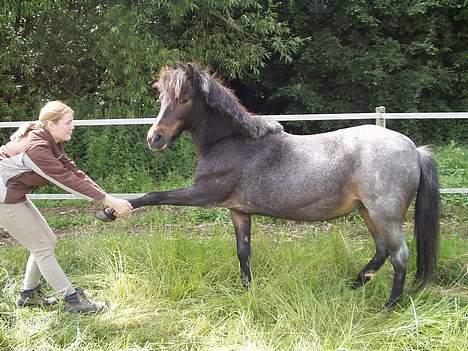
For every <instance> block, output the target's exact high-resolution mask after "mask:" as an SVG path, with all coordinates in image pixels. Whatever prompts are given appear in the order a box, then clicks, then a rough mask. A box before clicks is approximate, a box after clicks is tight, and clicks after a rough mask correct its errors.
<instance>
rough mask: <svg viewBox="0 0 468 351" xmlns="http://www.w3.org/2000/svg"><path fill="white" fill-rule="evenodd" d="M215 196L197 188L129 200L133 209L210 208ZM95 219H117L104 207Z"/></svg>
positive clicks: (107, 220) (155, 193) (110, 210)
mask: <svg viewBox="0 0 468 351" xmlns="http://www.w3.org/2000/svg"><path fill="white" fill-rule="evenodd" d="M216 198H217V194H216V193H213V192H206V191H204V190H202V189H200V188H199V187H195V186H192V187H189V188H184V189H178V190H172V191H159V192H158V191H156V192H151V193H148V194H145V195H143V196H141V197H138V198H136V199H132V200H129V202H130V203H131V204H132V206H133V208H134V209H137V208H138V207H142V206H150V205H153V206H154V205H175V206H200V207H203V206H212V205H214V204H215V203H216ZM96 217H97V218H98V219H100V220H102V221H104V222H111V221H113V220H115V219H116V218H117V217H116V215H115V210H114V209H113V208H111V207H106V208H104V209H103V210H101V211H99V212H98V213H96Z"/></svg>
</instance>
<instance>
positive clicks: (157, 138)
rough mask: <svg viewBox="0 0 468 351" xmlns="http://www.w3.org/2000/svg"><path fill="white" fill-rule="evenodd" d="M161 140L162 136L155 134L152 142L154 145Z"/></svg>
mask: <svg viewBox="0 0 468 351" xmlns="http://www.w3.org/2000/svg"><path fill="white" fill-rule="evenodd" d="M161 138H162V135H161V134H156V135H155V136H154V139H153V141H154V142H155V143H157V142H158V141H159V140H161Z"/></svg>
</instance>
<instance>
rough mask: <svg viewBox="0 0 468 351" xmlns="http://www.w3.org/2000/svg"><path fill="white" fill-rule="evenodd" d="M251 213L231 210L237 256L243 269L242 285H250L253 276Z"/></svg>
mask: <svg viewBox="0 0 468 351" xmlns="http://www.w3.org/2000/svg"><path fill="white" fill-rule="evenodd" d="M250 217H251V216H250V215H249V214H247V213H244V212H241V211H237V210H231V218H232V223H233V224H234V229H235V232H236V241H237V257H238V258H239V265H240V270H241V281H242V285H243V286H244V287H246V288H248V287H250V283H251V281H252V276H251V273H250V265H249V257H250V227H251V220H250Z"/></svg>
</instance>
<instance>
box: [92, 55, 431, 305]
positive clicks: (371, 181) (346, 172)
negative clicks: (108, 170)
mask: <svg viewBox="0 0 468 351" xmlns="http://www.w3.org/2000/svg"><path fill="white" fill-rule="evenodd" d="M152 88H153V89H154V90H155V91H157V92H158V93H159V100H160V104H161V107H160V110H159V114H158V116H157V118H156V120H155V122H154V124H153V125H152V127H151V128H150V129H149V131H148V135H147V141H148V145H149V148H150V149H151V150H156V151H161V150H164V149H165V148H166V147H167V146H168V145H169V144H170V143H171V142H173V141H174V140H175V139H176V138H177V137H178V136H179V135H180V134H181V133H182V132H183V131H188V132H189V133H190V134H191V136H192V140H193V143H194V144H195V146H196V150H197V159H198V164H197V170H196V174H195V178H194V184H193V185H192V186H190V187H188V188H184V189H178V190H174V191H163V192H151V193H148V194H146V195H144V196H142V197H139V198H137V199H133V200H130V202H131V204H132V205H133V207H134V208H138V207H141V206H147V205H176V206H201V207H224V208H228V209H229V210H230V211H231V216H232V222H233V224H234V229H235V233H236V239H237V255H238V258H239V262H240V270H241V277H242V281H243V283H244V285H246V286H248V285H249V283H250V281H251V273H250V267H249V256H250V227H251V216H252V215H254V214H259V215H265V216H272V217H280V218H286V219H293V220H299V221H320V220H325V219H330V218H334V217H340V216H344V215H346V214H348V213H350V212H351V211H353V210H354V209H357V210H358V211H359V213H360V214H361V216H362V217H363V219H364V221H365V223H366V225H367V228H368V229H369V231H370V233H371V234H372V236H373V238H374V241H375V247H376V252H375V255H374V256H373V257H372V259H371V260H370V261H369V263H368V264H367V265H366V266H365V267H364V268H363V269H362V270H361V272H359V274H358V276H357V279H356V281H355V282H354V284H353V287H359V286H362V285H363V284H365V283H366V282H367V281H368V280H370V278H371V277H372V276H373V275H374V273H375V272H376V271H377V270H378V269H379V268H380V267H381V266H382V264H383V263H384V262H385V260H386V259H387V257H389V258H390V262H391V264H392V266H393V271H394V273H393V286H392V290H391V294H390V298H389V300H388V301H387V303H386V306H387V307H393V306H394V305H395V304H396V303H397V302H398V301H399V299H400V298H401V296H402V293H403V286H404V283H405V276H406V269H407V265H408V256H409V252H408V248H407V245H406V242H405V239H404V236H403V233H402V224H403V222H404V220H405V214H406V212H407V209H408V207H409V205H410V203H411V201H412V199H413V198H414V196H415V194H416V206H415V207H416V208H415V215H414V219H415V239H416V240H415V241H416V250H417V271H416V279H417V280H418V281H420V282H425V281H427V280H428V279H429V278H430V277H431V275H432V274H433V273H434V271H435V267H436V257H437V241H438V232H439V202H440V200H439V197H440V195H439V184H438V175H437V166H436V163H435V160H434V158H433V156H432V155H431V153H430V152H429V151H428V149H427V148H425V147H420V148H416V146H415V145H414V143H413V142H412V141H411V140H410V139H408V138H407V137H405V136H403V135H402V134H399V133H396V132H393V131H391V130H388V129H385V128H382V127H378V126H374V125H364V126H359V127H353V128H347V129H341V130H337V131H334V132H330V133H324V134H317V135H291V134H288V133H286V132H284V131H283V128H282V126H281V125H280V124H279V123H277V122H276V121H273V120H269V119H267V118H262V117H256V116H253V115H251V114H250V113H249V112H247V110H246V109H245V108H244V107H243V106H242V105H241V104H240V103H239V101H238V99H237V98H236V97H235V96H234V94H233V93H232V91H230V90H229V89H228V88H226V87H224V86H223V85H222V84H221V83H220V82H219V81H218V80H217V79H215V78H214V77H213V76H212V75H211V74H210V73H208V72H207V71H206V70H204V69H202V68H201V67H199V66H198V65H196V64H186V65H178V66H176V67H174V68H169V67H166V68H164V69H163V70H162V71H161V72H160V76H159V80H158V81H157V82H156V83H154V84H153V85H152ZM97 216H98V218H100V219H102V220H107V221H108V220H113V219H115V216H114V215H113V209H111V208H106V209H104V210H102V211H101V212H100V213H98V214H97Z"/></svg>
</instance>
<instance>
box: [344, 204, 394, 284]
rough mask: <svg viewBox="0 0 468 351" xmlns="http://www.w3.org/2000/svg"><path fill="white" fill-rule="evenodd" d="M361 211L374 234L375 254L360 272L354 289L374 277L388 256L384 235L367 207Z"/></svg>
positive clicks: (368, 227) (360, 209)
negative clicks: (379, 230)
mask: <svg viewBox="0 0 468 351" xmlns="http://www.w3.org/2000/svg"><path fill="white" fill-rule="evenodd" d="M359 213H360V214H361V217H362V218H363V219H364V222H365V223H366V225H367V229H369V232H370V233H371V234H372V237H373V238H374V242H375V255H374V256H373V257H372V258H371V260H370V261H369V262H368V263H367V264H366V266H365V267H364V268H363V269H362V270H361V271H360V272H359V274H358V276H357V278H356V280H355V281H354V283H353V285H352V287H353V289H357V288H360V287H361V286H363V285H364V284H366V283H367V282H368V281H370V280H371V279H372V277H373V276H374V274H375V273H376V272H377V271H378V270H379V268H380V267H382V265H383V264H384V263H385V260H386V259H387V257H388V253H387V249H386V247H385V241H384V239H383V237H382V235H381V234H380V233H379V232H378V231H377V227H376V226H375V224H374V222H373V221H372V219H371V218H370V216H369V212H368V211H367V209H366V208H365V207H361V208H359Z"/></svg>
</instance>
